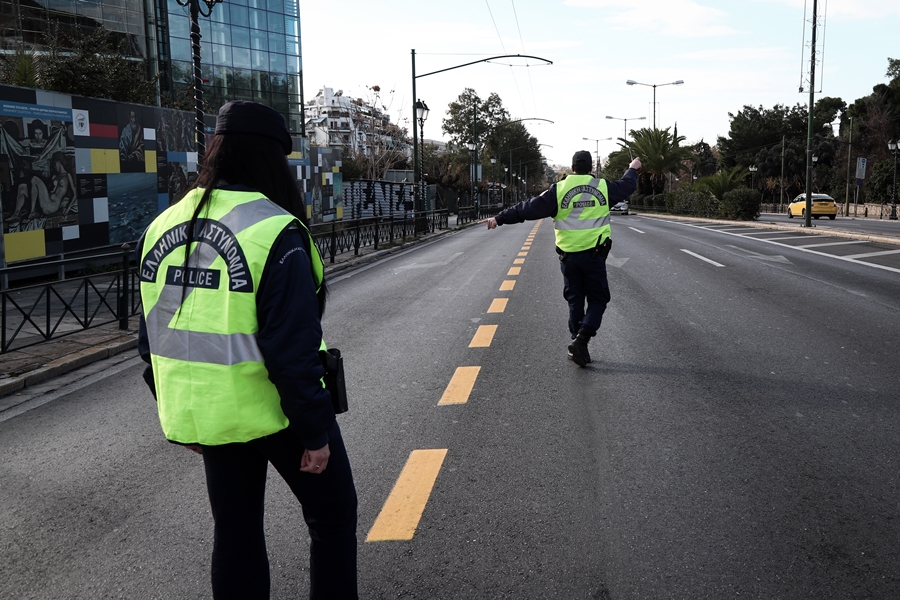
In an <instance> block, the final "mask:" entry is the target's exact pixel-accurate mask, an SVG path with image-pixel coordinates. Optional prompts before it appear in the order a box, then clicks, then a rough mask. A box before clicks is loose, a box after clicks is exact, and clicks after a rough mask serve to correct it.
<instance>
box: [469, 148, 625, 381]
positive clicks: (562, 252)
mask: <svg viewBox="0 0 900 600" xmlns="http://www.w3.org/2000/svg"><path fill="white" fill-rule="evenodd" d="M591 158H592V157H591V153H590V152H588V151H586V150H580V151H578V152H576V153H575V155H574V156H573V157H572V171H574V174H572V175H569V176H568V177H566V178H565V179H564V180H562V181H560V182H559V183H555V184H553V185H551V186H550V187H549V188H548V189H547V190H545V191H544V192H543V193H541V194H540V195H538V196H535V197H534V198H530V199H528V200H525V201H523V202H520V203H519V204H516V205H515V206H511V207H510V208H507V209H506V210H504V211H503V212H501V213H500V214H498V215H497V216H496V217H491V218H489V219H485V220H483V221H481V222H482V223H487V227H488V229H494V228H495V227H497V226H498V225H512V224H513V223H522V222H524V221H536V220H538V219H543V218H546V217H552V218H553V226H554V228H555V230H556V252H557V254H559V260H560V269H561V270H562V274H563V283H564V287H563V296H564V297H565V299H566V301H567V302H568V303H569V333H570V334H571V335H572V343H571V344H569V348H568V356H569V359H570V360H572V361H573V362H575V364H576V365H578V366H579V367H584V366H585V365H587V364H588V363H589V362H591V355H590V353H589V352H588V343H589V342H590V340H591V338H592V337H594V336H595V335H596V334H597V330H598V329H599V328H600V322H601V321H602V319H603V313H604V311H606V305H607V304H609V300H610V294H609V282H608V281H607V278H606V257H607V256H609V251H610V249H611V248H612V238H611V237H610V218H609V208H610V206H612V205H613V204H615V203H616V202H619V201H621V200H625V199H626V198H628V196H630V195H631V194H632V193H633V192H634V190H635V188H637V170H638V169H640V168H641V160H640V159H639V158H635V159H634V160H632V161H631V164H630V165H629V166H628V170H627V171H625V174H624V175H623V176H622V179H619V180H617V181H607V180H606V179H602V178H600V177H594V176H593V175H591V174H590V173H591V166H592V160H591ZM598 171H599V168H598ZM585 302H587V310H585Z"/></svg>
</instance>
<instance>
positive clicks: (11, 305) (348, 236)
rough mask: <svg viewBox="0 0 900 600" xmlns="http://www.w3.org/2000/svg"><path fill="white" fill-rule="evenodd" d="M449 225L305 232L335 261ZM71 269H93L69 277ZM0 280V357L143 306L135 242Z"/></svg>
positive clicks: (375, 222) (2, 273)
mask: <svg viewBox="0 0 900 600" xmlns="http://www.w3.org/2000/svg"><path fill="white" fill-rule="evenodd" d="M462 222H466V221H462ZM447 228H449V214H448V212H447V211H445V210H440V211H429V212H420V213H417V214H415V216H413V214H410V215H409V217H408V218H404V217H403V216H402V215H401V216H398V217H396V218H395V217H388V218H367V219H355V220H352V221H337V222H334V223H329V224H324V225H316V226H313V227H311V228H310V229H311V233H312V235H313V240H314V241H315V243H316V247H317V248H318V249H319V253H320V254H321V256H322V259H323V260H325V261H327V262H330V263H334V262H335V259H336V257H337V256H339V255H341V254H345V253H348V252H353V254H354V255H355V256H358V255H359V254H360V250H361V249H363V248H369V247H372V248H373V250H378V249H380V248H387V247H390V246H392V245H395V244H396V243H399V242H402V241H403V240H407V239H411V238H414V237H416V236H418V235H424V234H428V233H434V232H435V231H437V230H438V229H447ZM75 270H78V271H79V272H84V271H94V272H92V273H91V274H86V275H81V276H76V277H70V276H69V274H71V273H72V272H74V271H75ZM67 272H68V273H67ZM53 277H55V278H56V280H54V281H43V282H41V283H36V284H29V285H19V286H18V287H15V288H13V289H5V288H6V282H7V281H14V282H17V283H22V282H24V281H27V280H32V281H33V280H34V279H35V278H43V279H51V278H53ZM27 278H30V279H27ZM0 280H2V281H3V282H4V285H3V288H4V289H2V290H0V354H3V353H6V352H9V351H10V350H19V349H22V348H27V347H29V346H33V345H36V344H40V343H42V342H45V341H48V340H51V339H56V338H61V337H64V336H66V335H71V334H73V333H76V332H78V331H83V330H85V329H89V328H92V327H99V326H101V325H108V324H110V323H115V322H118V324H119V329H123V330H124V329H128V327H129V318H130V317H136V316H137V315H138V314H139V313H140V310H141V295H140V289H139V278H138V272H137V266H136V265H135V261H134V249H133V244H125V245H124V246H122V247H121V249H120V250H119V251H118V252H105V253H102V254H95V255H91V256H79V257H70V258H60V259H57V260H47V259H42V260H41V261H40V262H38V263H33V264H25V265H19V266H13V267H7V268H5V269H0Z"/></svg>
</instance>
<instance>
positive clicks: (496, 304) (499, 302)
mask: <svg viewBox="0 0 900 600" xmlns="http://www.w3.org/2000/svg"><path fill="white" fill-rule="evenodd" d="M508 302H509V298H494V300H493V301H492V302H491V305H490V306H489V307H488V312H489V313H502V312H503V311H505V310H506V305H507V303H508Z"/></svg>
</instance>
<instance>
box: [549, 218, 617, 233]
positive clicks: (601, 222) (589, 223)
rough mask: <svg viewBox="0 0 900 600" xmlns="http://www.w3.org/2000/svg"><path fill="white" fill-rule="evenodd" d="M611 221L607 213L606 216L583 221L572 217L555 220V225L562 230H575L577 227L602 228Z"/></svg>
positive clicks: (581, 228)
mask: <svg viewBox="0 0 900 600" xmlns="http://www.w3.org/2000/svg"><path fill="white" fill-rule="evenodd" d="M609 223H610V218H609V215H606V216H605V217H600V218H599V219H584V220H582V221H572V220H570V219H564V220H560V221H554V222H553V225H554V227H556V229H559V230H560V231H574V230H576V229H577V230H583V229H600V228H601V227H606V226H607V225H609Z"/></svg>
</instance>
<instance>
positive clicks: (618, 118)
mask: <svg viewBox="0 0 900 600" xmlns="http://www.w3.org/2000/svg"><path fill="white" fill-rule="evenodd" d="M606 118H607V119H615V120H616V121H625V141H626V142H627V141H628V121H646V120H647V117H630V118H628V119H625V118H623V117H610V116H609V115H607V117H606ZM653 126H654V127H656V125H655V124H654V125H653Z"/></svg>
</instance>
